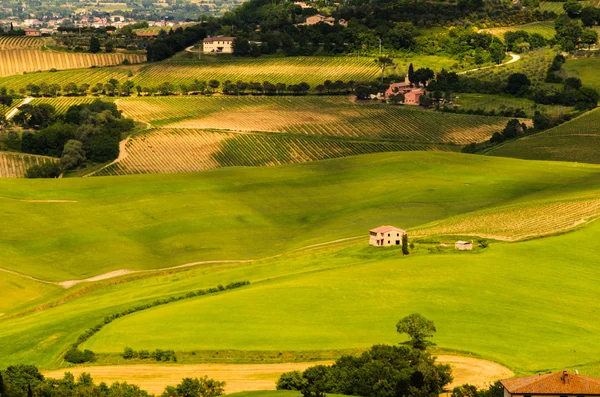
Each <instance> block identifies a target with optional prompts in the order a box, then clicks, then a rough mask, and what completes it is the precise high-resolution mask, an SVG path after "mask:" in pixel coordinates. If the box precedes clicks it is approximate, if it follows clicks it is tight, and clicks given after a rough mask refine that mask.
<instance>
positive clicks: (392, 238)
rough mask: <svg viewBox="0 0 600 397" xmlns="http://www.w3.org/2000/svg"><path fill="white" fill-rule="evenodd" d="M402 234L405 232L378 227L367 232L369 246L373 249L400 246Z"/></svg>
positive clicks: (392, 228) (388, 227) (391, 227)
mask: <svg viewBox="0 0 600 397" xmlns="http://www.w3.org/2000/svg"><path fill="white" fill-rule="evenodd" d="M404 234H406V230H402V229H399V228H397V227H394V226H379V227H376V228H375V229H371V230H370V231H369V245H372V246H375V247H389V246H391V245H401V244H402V236H403V235H404Z"/></svg>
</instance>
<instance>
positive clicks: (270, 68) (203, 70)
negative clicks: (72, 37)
mask: <svg viewBox="0 0 600 397" xmlns="http://www.w3.org/2000/svg"><path fill="white" fill-rule="evenodd" d="M28 51H29V50H28ZM40 52H42V51H40ZM43 53H44V54H50V55H45V56H46V57H48V56H51V57H58V58H60V57H62V58H60V59H63V60H62V61H61V62H62V63H56V64H55V65H54V66H51V65H50V64H51V62H50V61H49V59H50V58H48V59H47V61H48V62H46V61H43V59H42V60H40V61H39V62H42V61H43V62H46V63H39V62H38V61H36V59H37V58H35V57H34V58H32V59H33V61H31V62H34V68H33V69H31V70H32V71H38V70H42V71H43V70H48V69H50V68H51V67H54V68H56V69H59V71H58V72H40V73H29V74H26V75H23V74H20V73H19V74H17V75H13V76H7V75H8V74H11V73H12V74H14V73H16V72H15V71H14V70H13V69H12V68H14V65H13V64H14V62H13V63H11V64H7V65H4V66H2V63H1V62H0V75H4V76H7V77H2V78H0V87H6V88H7V89H13V90H15V91H16V92H18V91H19V90H20V89H22V88H25V87H26V86H27V85H28V84H37V85H39V84H40V83H42V82H46V83H48V84H52V83H58V84H60V85H61V86H62V85H64V84H65V83H68V82H71V81H73V82H76V83H77V84H83V83H87V84H90V85H94V84H96V83H103V84H104V83H106V82H108V80H109V79H112V78H114V79H116V80H118V81H121V82H123V81H125V80H131V81H133V82H134V83H135V85H140V86H142V87H149V88H150V87H156V86H158V85H160V84H162V83H164V82H170V83H172V84H174V85H175V86H176V87H177V88H179V86H180V85H181V84H189V83H192V82H193V81H194V80H206V81H208V80H212V79H216V80H218V81H220V82H224V81H226V80H231V81H234V82H235V81H238V80H244V81H247V82H252V81H258V82H261V83H262V82H264V81H270V82H271V83H285V84H298V83H301V82H307V83H308V84H310V85H311V87H313V88H314V87H316V86H317V85H319V84H322V83H323V82H325V80H328V79H329V80H332V81H335V80H343V81H365V80H367V81H370V80H373V79H375V78H376V77H378V76H379V70H378V68H377V65H376V64H375V62H374V59H373V58H368V57H351V56H347V57H290V58H269V57H265V58H257V59H254V58H236V57H231V56H224V57H220V56H219V57H215V56H208V55H203V58H202V59H200V60H198V59H196V57H197V56H198V55H197V54H192V53H184V54H180V55H178V56H176V57H174V58H172V59H169V60H167V61H163V62H156V63H152V64H145V65H127V66H113V67H103V68H93V69H89V68H88V69H72V70H61V69H66V68H67V67H74V66H72V65H75V62H80V64H81V65H80V66H79V67H82V66H91V65H100V63H99V62H96V61H92V60H87V61H86V60H85V59H83V58H82V57H85V56H88V55H90V56H91V55H94V54H71V53H51V52H43ZM98 56H100V57H113V58H114V57H120V58H119V60H118V62H117V61H115V59H116V58H115V59H113V60H112V61H110V63H103V64H113V65H114V64H118V63H120V62H121V61H122V60H123V59H124V58H125V57H127V56H128V55H124V54H101V55H98ZM135 56H138V55H135ZM77 57H79V58H77ZM58 58H57V59H58ZM80 58H81V59H83V60H81V59H80ZM44 59H46V58H44ZM52 59H54V58H52ZM86 59H87V58H86ZM102 59H104V58H102ZM111 59H112V58H111ZM136 59H137V58H136ZM131 61H132V62H133V60H131ZM139 61H141V59H138V62H139ZM27 62H29V61H27ZM35 62H38V63H35ZM57 62H58V61H57ZM69 62H70V63H69ZM81 62H84V63H81ZM86 62H87V63H86ZM106 62H108V60H106ZM395 62H396V67H395V68H389V69H388V70H387V72H386V73H397V74H401V75H403V74H404V73H405V72H406V70H407V68H408V65H409V63H411V62H412V63H414V64H415V67H430V68H432V69H434V70H440V69H441V68H446V69H449V70H454V69H455V66H456V61H455V60H453V59H450V58H444V57H440V56H432V55H428V56H420V57H403V58H398V59H396V60H395ZM3 68H4V69H3Z"/></svg>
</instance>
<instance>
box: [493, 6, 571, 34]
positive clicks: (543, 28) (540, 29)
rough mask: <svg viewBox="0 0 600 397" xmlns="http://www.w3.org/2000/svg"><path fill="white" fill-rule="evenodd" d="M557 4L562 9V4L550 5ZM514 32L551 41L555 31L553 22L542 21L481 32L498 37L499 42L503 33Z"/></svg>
mask: <svg viewBox="0 0 600 397" xmlns="http://www.w3.org/2000/svg"><path fill="white" fill-rule="evenodd" d="M552 4H557V5H559V6H560V7H562V5H563V3H552ZM515 30H524V31H526V32H527V33H529V34H534V33H538V34H540V35H542V36H543V37H544V38H546V39H548V40H549V39H551V38H553V37H554V34H555V33H556V31H555V30H554V21H551V20H549V21H542V22H533V23H528V24H525V25H514V26H506V27H499V28H490V29H484V30H483V31H484V32H486V33H490V34H493V35H494V36H497V37H499V38H500V39H501V40H504V33H506V32H509V31H511V32H512V31H515Z"/></svg>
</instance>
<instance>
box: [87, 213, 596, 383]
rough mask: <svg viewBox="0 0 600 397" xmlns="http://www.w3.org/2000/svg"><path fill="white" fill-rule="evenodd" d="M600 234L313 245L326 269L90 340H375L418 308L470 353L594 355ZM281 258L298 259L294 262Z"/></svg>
mask: <svg viewBox="0 0 600 397" xmlns="http://www.w3.org/2000/svg"><path fill="white" fill-rule="evenodd" d="M599 237H600V225H599V224H593V225H592V226H590V227H588V228H586V229H583V230H580V231H578V232H574V233H571V234H566V235H562V236H557V237H552V238H548V239H540V240H533V241H529V242H524V243H516V244H492V245H491V247H490V248H488V249H486V250H483V251H480V252H477V253H455V252H451V253H442V254H416V255H414V256H409V257H406V258H403V257H402V256H401V255H400V253H399V250H395V251H394V250H393V249H390V250H387V251H388V257H382V254H381V253H380V252H376V251H377V249H376V248H369V247H366V246H364V245H363V246H362V247H359V244H358V243H357V245H356V246H355V247H350V248H346V249H338V250H331V251H330V252H328V253H323V252H319V253H318V254H312V255H311V254H304V255H302V256H299V257H298V258H297V259H296V260H297V261H298V262H300V263H307V262H313V263H317V264H319V263H320V265H321V266H322V269H321V270H320V271H313V272H300V271H299V272H298V274H297V275H290V276H287V277H282V278H275V277H274V278H270V279H269V280H264V281H263V282H258V283H256V284H254V285H251V286H250V287H248V288H245V289H241V290H237V291H234V292H230V293H227V294H222V295H219V296H214V297H207V298H197V299H191V300H187V301H182V302H179V303H175V304H172V305H170V306H168V307H167V306H164V307H159V308H154V309H150V310H147V311H144V312H140V313H136V314H133V315H130V316H128V317H126V318H123V319H119V320H116V321H115V322H113V323H111V324H110V325H108V326H107V327H105V328H104V330H103V331H101V332H100V333H98V334H97V335H96V336H94V337H92V339H91V340H90V341H89V342H87V343H85V344H84V345H83V347H85V348H91V349H93V350H95V351H98V352H119V351H121V350H122V349H123V348H124V347H125V346H131V347H133V348H137V349H141V348H145V349H152V348H172V349H175V350H194V349H198V350H203V349H211V350H221V349H241V350H275V351H277V350H296V351H302V350H308V349H335V348H339V349H342V348H347V347H350V346H352V347H367V346H369V345H370V344H373V343H395V342H398V341H399V340H401V337H400V336H398V335H397V334H396V333H395V327H394V325H395V323H396V321H397V320H398V319H399V318H401V317H403V316H405V315H407V314H410V313H412V312H419V313H422V314H424V315H425V316H427V317H428V318H431V319H434V320H435V322H436V326H437V329H438V333H437V334H436V338H435V341H436V342H437V343H438V345H439V347H441V348H447V349H455V350H461V351H471V352H474V353H476V354H479V355H481V356H482V357H485V358H488V359H493V360H495V361H498V362H501V363H504V364H507V365H509V366H510V367H512V368H514V369H516V370H519V371H525V372H527V371H536V370H542V369H550V368H551V369H555V368H560V367H563V366H567V365H575V364H577V363H585V362H589V361H595V360H597V351H598V349H599V348H600V341H598V338H597V334H598V332H600V325H599V324H598V323H597V322H595V321H593V318H594V313H595V311H596V309H597V305H596V297H597V295H598V293H599V292H600V291H599V290H598V288H599V287H598V283H599V282H600V275H599V274H598V272H596V271H595V269H594V267H593V266H590V264H591V263H595V262H597V260H598V253H597V249H596V246H597V239H598V238H599ZM363 244H364V243H363ZM575 246H576V247H577V248H576V249H574V248H573V247H575ZM394 252H395V254H393V253H394ZM566 252H568V255H565V253H566ZM281 262H282V264H283V262H286V264H287V265H288V266H289V265H290V263H289V262H294V259H293V258H290V259H288V258H282V259H281ZM549 330H551V332H549ZM573 350H577V353H578V354H577V360H578V361H575V357H574V354H573V352H572V351H573Z"/></svg>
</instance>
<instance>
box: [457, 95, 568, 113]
mask: <svg viewBox="0 0 600 397" xmlns="http://www.w3.org/2000/svg"><path fill="white" fill-rule="evenodd" d="M452 101H453V102H454V103H455V104H457V105H458V106H460V108H461V109H467V110H468V109H472V110H477V109H483V110H486V111H490V110H495V111H496V112H502V111H504V110H507V109H510V108H512V109H522V110H524V111H525V113H527V116H529V117H533V115H534V114H535V111H536V110H539V111H541V112H544V113H548V114H551V115H553V116H559V115H561V114H567V113H571V112H572V111H573V108H572V107H568V106H560V105H556V106H551V105H541V104H536V103H535V102H533V101H532V100H530V99H526V98H516V97H511V96H505V95H490V94H467V93H460V94H458V97H457V98H453V99H452Z"/></svg>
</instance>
